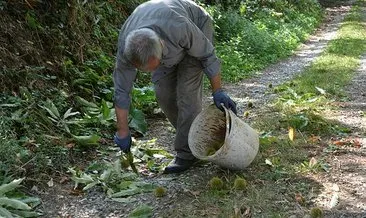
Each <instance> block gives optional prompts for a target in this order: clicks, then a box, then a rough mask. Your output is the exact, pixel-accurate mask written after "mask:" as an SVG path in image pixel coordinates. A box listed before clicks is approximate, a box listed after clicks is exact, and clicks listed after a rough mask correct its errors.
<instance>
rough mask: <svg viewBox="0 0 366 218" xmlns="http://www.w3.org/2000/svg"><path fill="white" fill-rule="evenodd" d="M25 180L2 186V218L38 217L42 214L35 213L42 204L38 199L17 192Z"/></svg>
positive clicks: (0, 191) (17, 180) (0, 205)
mask: <svg viewBox="0 0 366 218" xmlns="http://www.w3.org/2000/svg"><path fill="white" fill-rule="evenodd" d="M23 180H24V178H23V179H16V180H13V181H11V182H9V183H6V184H3V185H1V186H0V216H1V217H38V216H40V215H41V213H38V212H35V211H33V210H34V208H35V207H36V206H38V205H39V204H40V203H41V202H40V200H39V199H38V198H32V197H27V196H25V195H24V194H22V193H18V192H17V190H16V189H17V188H19V187H20V183H21V182H22V181H23Z"/></svg>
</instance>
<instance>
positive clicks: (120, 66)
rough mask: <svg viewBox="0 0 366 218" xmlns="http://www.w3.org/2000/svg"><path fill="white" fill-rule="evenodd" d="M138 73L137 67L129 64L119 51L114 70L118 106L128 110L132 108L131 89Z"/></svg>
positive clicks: (115, 96) (115, 99) (115, 94)
mask: <svg viewBox="0 0 366 218" xmlns="http://www.w3.org/2000/svg"><path fill="white" fill-rule="evenodd" d="M136 74H137V72H136V68H134V67H132V66H129V64H128V63H127V62H126V61H125V60H124V59H123V57H122V55H120V53H119V54H118V55H117V61H116V66H115V69H114V72H113V82H114V103H115V105H116V106H117V107H119V108H122V109H126V110H128V109H129V108H130V104H131V90H132V86H133V82H134V80H135V78H136Z"/></svg>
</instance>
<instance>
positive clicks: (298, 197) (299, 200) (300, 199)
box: [295, 193, 305, 206]
mask: <svg viewBox="0 0 366 218" xmlns="http://www.w3.org/2000/svg"><path fill="white" fill-rule="evenodd" d="M295 200H296V202H297V203H299V204H300V205H301V206H304V205H305V198H304V197H303V196H302V195H301V194H300V193H296V194H295Z"/></svg>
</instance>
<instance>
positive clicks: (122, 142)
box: [114, 133, 132, 153]
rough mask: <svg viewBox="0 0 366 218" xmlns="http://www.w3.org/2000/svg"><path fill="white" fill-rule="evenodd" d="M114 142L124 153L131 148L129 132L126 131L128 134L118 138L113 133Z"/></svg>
mask: <svg viewBox="0 0 366 218" xmlns="http://www.w3.org/2000/svg"><path fill="white" fill-rule="evenodd" d="M114 143H115V144H117V145H118V146H119V147H120V148H121V150H122V151H123V152H124V153H129V152H130V149H131V143H132V139H131V134H130V133H128V135H127V136H126V137H124V138H120V137H119V136H118V134H117V133H115V134H114Z"/></svg>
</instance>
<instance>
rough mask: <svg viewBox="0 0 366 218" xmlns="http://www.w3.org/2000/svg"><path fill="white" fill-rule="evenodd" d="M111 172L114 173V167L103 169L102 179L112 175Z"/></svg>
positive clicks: (104, 179)
mask: <svg viewBox="0 0 366 218" xmlns="http://www.w3.org/2000/svg"><path fill="white" fill-rule="evenodd" d="M111 174H112V169H111V168H109V169H106V170H104V171H103V173H102V175H100V177H99V179H100V180H102V181H106V180H108V178H109V177H110V176H111Z"/></svg>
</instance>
